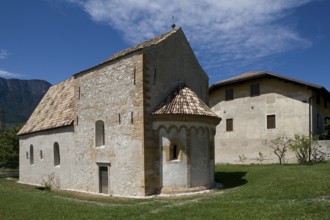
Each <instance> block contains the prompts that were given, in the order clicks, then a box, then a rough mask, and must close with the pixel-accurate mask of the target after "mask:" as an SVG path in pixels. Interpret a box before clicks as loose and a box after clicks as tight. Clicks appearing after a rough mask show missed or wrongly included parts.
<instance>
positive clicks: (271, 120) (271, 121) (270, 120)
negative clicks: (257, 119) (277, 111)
mask: <svg viewBox="0 0 330 220" xmlns="http://www.w3.org/2000/svg"><path fill="white" fill-rule="evenodd" d="M274 128H276V117H275V115H267V129H274Z"/></svg>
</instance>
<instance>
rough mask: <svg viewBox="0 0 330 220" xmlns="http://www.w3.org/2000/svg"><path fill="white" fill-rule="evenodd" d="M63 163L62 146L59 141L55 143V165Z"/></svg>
mask: <svg viewBox="0 0 330 220" xmlns="http://www.w3.org/2000/svg"><path fill="white" fill-rule="evenodd" d="M60 164H61V157H60V146H59V145H58V143H57V142H55V143H54V166H59V165H60Z"/></svg>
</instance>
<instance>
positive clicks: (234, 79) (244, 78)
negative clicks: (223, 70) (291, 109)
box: [210, 71, 324, 92]
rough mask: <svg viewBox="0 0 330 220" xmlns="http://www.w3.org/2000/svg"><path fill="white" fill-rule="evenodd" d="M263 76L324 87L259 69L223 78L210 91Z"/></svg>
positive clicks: (318, 87)
mask: <svg viewBox="0 0 330 220" xmlns="http://www.w3.org/2000/svg"><path fill="white" fill-rule="evenodd" d="M262 77H274V78H278V79H282V80H285V81H288V82H292V83H296V84H299V85H303V86H307V87H310V88H312V89H324V88H323V87H322V86H319V85H316V84H312V83H308V82H304V81H301V80H297V79H293V78H290V77H287V76H283V75H280V74H275V73H271V72H266V71H259V72H247V73H243V74H241V75H238V76H234V77H232V78H229V79H225V80H221V81H219V82H217V83H215V84H213V85H212V86H211V87H210V92H211V91H213V90H215V89H216V88H218V87H221V86H224V85H229V84H233V83H238V82H243V81H247V80H251V79H257V78H262Z"/></svg>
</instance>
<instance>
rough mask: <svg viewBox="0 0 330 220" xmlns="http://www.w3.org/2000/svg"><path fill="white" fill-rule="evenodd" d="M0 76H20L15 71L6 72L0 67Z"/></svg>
mask: <svg viewBox="0 0 330 220" xmlns="http://www.w3.org/2000/svg"><path fill="white" fill-rule="evenodd" d="M0 77H6V78H8V77H9V78H17V77H20V74H17V73H12V72H8V71H6V70H1V69H0Z"/></svg>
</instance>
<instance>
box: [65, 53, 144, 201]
mask: <svg viewBox="0 0 330 220" xmlns="http://www.w3.org/2000/svg"><path fill="white" fill-rule="evenodd" d="M75 78H76V81H77V82H76V88H75V90H76V99H77V102H76V116H77V120H76V124H75V132H76V136H75V154H74V155H72V158H71V159H72V160H73V169H74V170H75V172H74V173H73V174H72V178H73V180H74V185H73V186H72V187H73V188H74V189H77V190H81V191H87V192H96V193H98V192H99V173H98V163H99V164H108V165H109V193H110V194H112V195H120V196H144V195H145V191H144V169H143V163H142V162H141V161H143V146H144V143H143V136H144V130H143V120H144V119H143V98H144V97H143V55H142V54H140V53H139V52H137V53H134V54H131V55H128V56H125V57H124V58H121V59H119V60H115V61H113V62H110V63H109V62H108V63H106V64H103V65H102V66H100V67H98V68H94V69H92V70H90V71H87V72H85V73H81V74H78V75H76V76H75ZM98 120H102V121H103V122H104V129H105V144H104V146H100V147H96V146H95V123H96V121H98Z"/></svg>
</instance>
